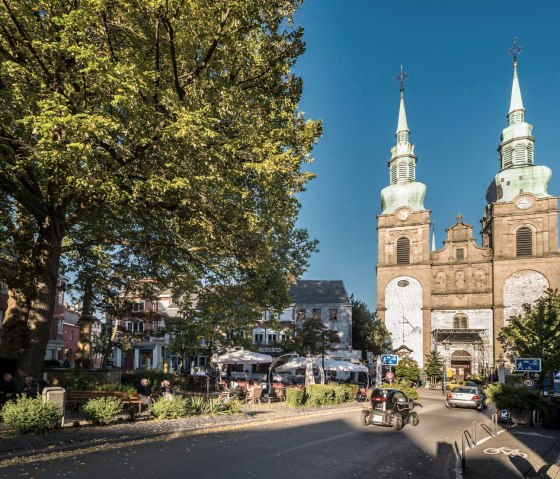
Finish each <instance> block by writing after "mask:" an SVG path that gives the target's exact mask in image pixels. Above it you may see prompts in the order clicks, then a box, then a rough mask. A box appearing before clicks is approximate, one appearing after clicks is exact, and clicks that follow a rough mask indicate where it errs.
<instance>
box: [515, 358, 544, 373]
mask: <svg viewBox="0 0 560 479" xmlns="http://www.w3.org/2000/svg"><path fill="white" fill-rule="evenodd" d="M515 370H516V371H519V372H524V373H525V372H527V373H540V372H541V358H515Z"/></svg>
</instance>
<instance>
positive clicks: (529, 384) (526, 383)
mask: <svg viewBox="0 0 560 479" xmlns="http://www.w3.org/2000/svg"><path fill="white" fill-rule="evenodd" d="M534 385H535V381H533V380H532V379H524V380H523V386H527V387H528V388H532V387H533V386H534Z"/></svg>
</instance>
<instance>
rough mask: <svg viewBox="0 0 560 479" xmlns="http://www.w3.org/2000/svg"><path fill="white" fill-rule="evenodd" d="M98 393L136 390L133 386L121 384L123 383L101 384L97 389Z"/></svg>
mask: <svg viewBox="0 0 560 479" xmlns="http://www.w3.org/2000/svg"><path fill="white" fill-rule="evenodd" d="M95 390H96V391H127V392H129V393H130V392H133V391H135V390H136V389H135V388H134V387H133V386H132V385H131V384H121V383H105V384H99V385H97V386H96V387H95Z"/></svg>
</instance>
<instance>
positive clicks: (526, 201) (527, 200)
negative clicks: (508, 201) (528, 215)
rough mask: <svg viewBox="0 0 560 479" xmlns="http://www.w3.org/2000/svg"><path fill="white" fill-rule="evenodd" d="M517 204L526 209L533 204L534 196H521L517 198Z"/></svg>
mask: <svg viewBox="0 0 560 479" xmlns="http://www.w3.org/2000/svg"><path fill="white" fill-rule="evenodd" d="M515 206H517V207H518V208H519V209H522V210H526V209H527V208H530V207H531V206H533V198H531V197H530V196H520V197H519V198H517V199H516V200H515Z"/></svg>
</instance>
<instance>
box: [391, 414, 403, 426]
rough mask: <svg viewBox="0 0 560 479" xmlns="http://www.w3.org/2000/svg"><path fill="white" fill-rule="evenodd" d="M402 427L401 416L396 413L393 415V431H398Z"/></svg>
mask: <svg viewBox="0 0 560 479" xmlns="http://www.w3.org/2000/svg"><path fill="white" fill-rule="evenodd" d="M402 426H403V420H402V416H401V415H400V414H399V413H398V412H396V413H395V414H393V427H394V428H395V431H400V430H401V429H402Z"/></svg>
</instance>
